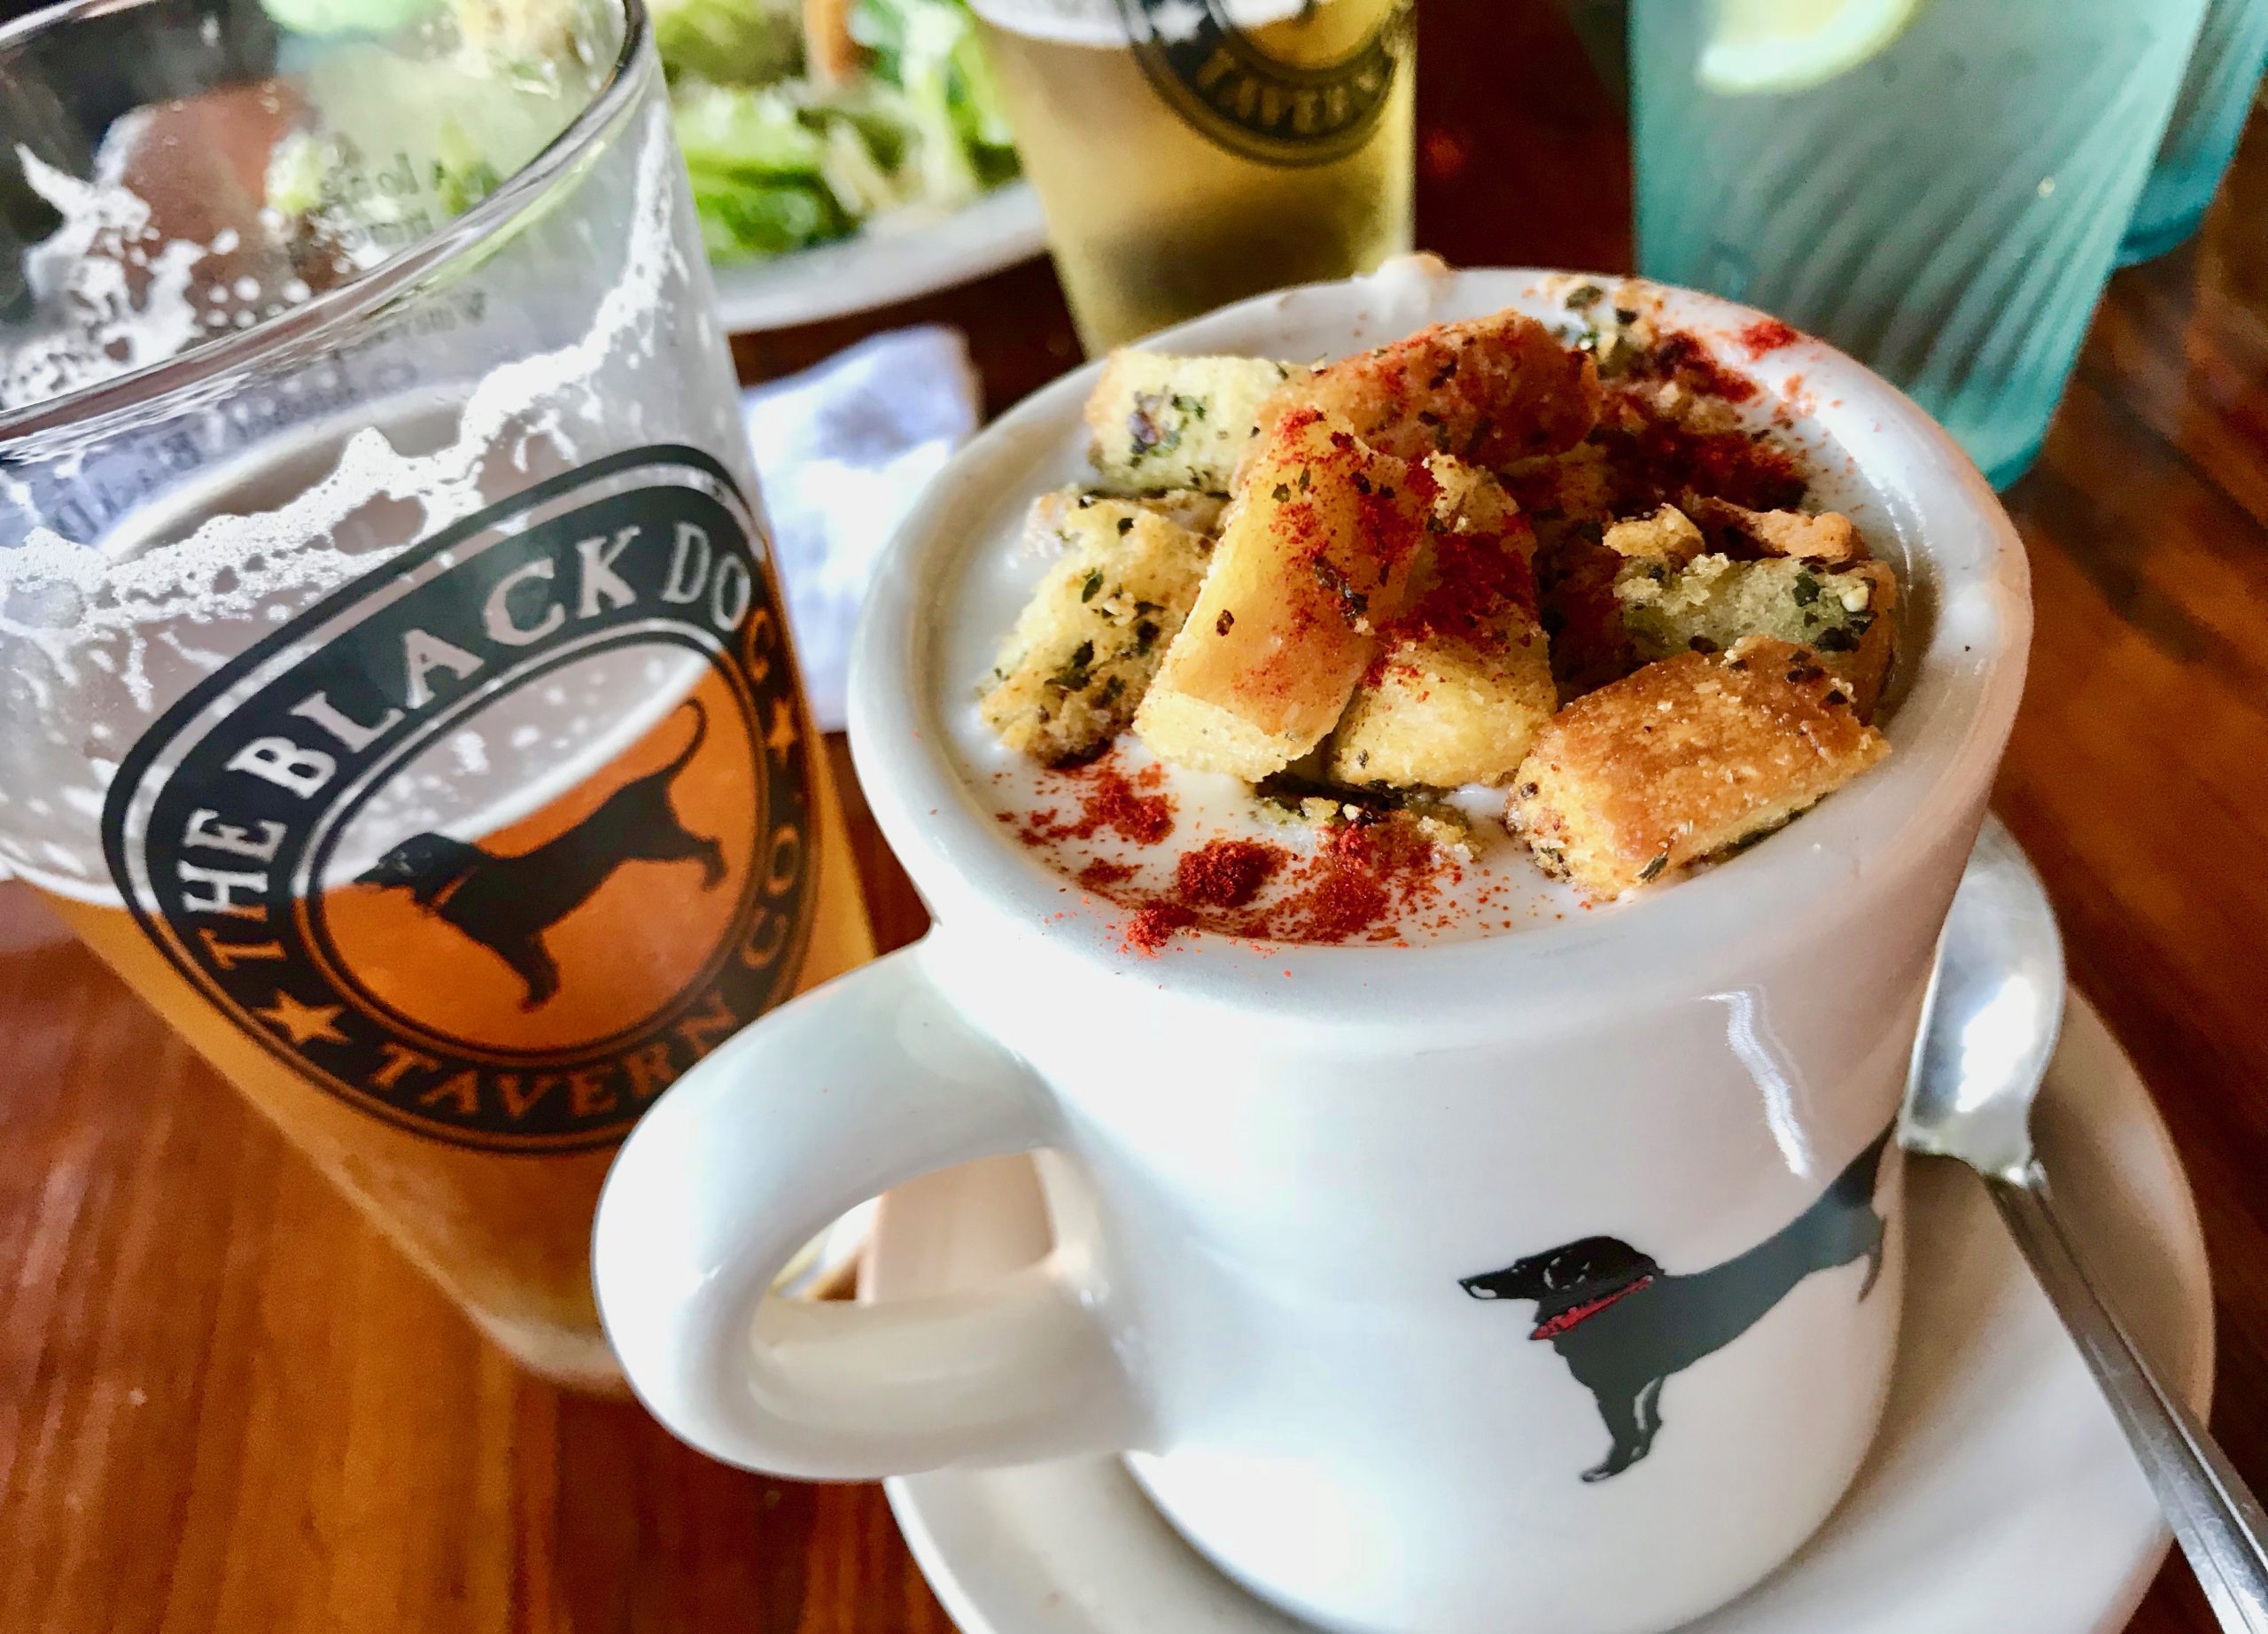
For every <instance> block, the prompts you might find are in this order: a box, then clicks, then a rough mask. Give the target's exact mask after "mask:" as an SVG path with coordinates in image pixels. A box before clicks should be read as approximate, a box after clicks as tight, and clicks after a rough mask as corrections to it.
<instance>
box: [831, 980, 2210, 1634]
mask: <svg viewBox="0 0 2268 1634" xmlns="http://www.w3.org/2000/svg"><path fill="white" fill-rule="evenodd" d="M2039 1134H2040V1144H2041V1148H2042V1153H2043V1155H2044V1156H2045V1158H2046V1160H2047V1163H2048V1164H2049V1166H2050V1169H2051V1171H2053V1172H2054V1173H2055V1174H2056V1175H2057V1184H2058V1189H2059V1191H2060V1193H2061V1194H2062V1200H2063V1202H2065V1204H2066V1206H2067V1207H2068V1208H2070V1210H2071V1212H2072V1215H2073V1217H2074V1218H2075V1220H2076V1229H2077V1231H2078V1234H2079V1235H2080V1236H2081V1237H2082V1238H2083V1239H2084V1240H2085V1242H2086V1244H2087V1246H2088V1247H2089V1248H2090V1249H2093V1250H2094V1252H2095V1254H2096V1257H2097V1259H2096V1263H2097V1264H2101V1266H2102V1267H2103V1269H2104V1272H2105V1275H2106V1276H2107V1277H2108V1279H2109V1284H2110V1287H2109V1292H2110V1294H2111V1296H2112V1298H2113V1302H2114V1303H2116V1304H2117V1307H2118V1309H2119V1310H2120V1311H2121V1313H2122V1314H2123V1315H2124V1317H2125V1318H2126V1319H2127V1320H2128V1322H2129V1323H2130V1325H2131V1326H2132V1327H2133V1328H2134V1329H2135V1331H2136V1332H2137V1333H2138V1334H2140V1338H2141V1340H2142V1342H2143V1344H2144V1348H2145V1349H2147V1350H2148V1351H2149V1352H2150V1354H2151V1358H2152V1359H2153V1360H2154V1361H2155V1362H2156V1363H2158V1364H2159V1365H2160V1366H2162V1367H2163V1368H2164V1369H2165V1370H2166V1374H2167V1377H2168V1378H2169V1379H2171V1381H2174V1382H2175V1383H2176V1384H2177V1385H2178V1386H2179V1388H2181V1389H2183V1390H2184V1391H2185V1393H2186V1396H2187V1397H2188V1399H2189V1401H2190V1402H2191V1403H2192V1404H2194V1405H2195V1406H2196V1407H2198V1408H2199V1409H2201V1410H2202V1408H2203V1407H2204V1405H2205V1403H2206V1399H2207V1397H2208V1396H2209V1394H2210V1380H2211V1377H2212V1356H2213V1314H2212V1300H2211V1295H2210V1289H2209V1288H2208V1285H2207V1280H2206V1269H2205V1248H2204V1242H2203V1240H2202V1237H2201V1236H2200V1235H2199V1233H2198V1227H2197V1213H2196V1209H2195V1206H2194V1203H2193V1202H2192V1201H2191V1199H2190V1195H2189V1188H2188V1184H2187V1182H2186V1180H2185V1179H2183V1178H2182V1173H2181V1167H2180V1163H2179V1160H2178V1159H2177V1158H2176V1157H2175V1155H2174V1152H2173V1148H2172V1145H2171V1141H2170V1140H2168V1139H2167V1136H2166V1132H2165V1126H2164V1125H2163V1124H2162V1123H2160V1122H2159V1121H2158V1117H2157V1112H2156V1109H2155V1108H2154V1107H2152V1106H2151V1104H2150V1099H2149V1094H2148V1091H2146V1090H2145V1089H2144V1088H2143V1087H2142V1085H2141V1083H2140V1080H2139V1079H2138V1078H2135V1076H2134V1072H2133V1069H2132V1067H2131V1066H2130V1065H2129V1064H2128V1063H2127V1062H2126V1058H2125V1056H2124V1054H2122V1053H2121V1052H2120V1050H2119V1048H2118V1046H2117V1043H2116V1042H2115V1041H2114V1040H2113V1039H2111V1037H2110V1035H2109V1032H2108V1031H2106V1030H2105V1029H2104V1027H2103V1024H2102V1022H2101V1018H2100V1017H2098V1016H2097V1015H2096V1014H2095V1012H2094V1010H2093V1007H2091V1006H2090V1005H2088V1004H2087V1003H2086V1002H2085V1000H2082V999H2079V998H2078V996H2077V995H2074V996H2073V1000H2072V1003H2071V1006H2070V1014H2069V1016H2068V1019H2067V1021H2066V1023H2065V1025H2064V1031H2063V1041H2062V1048H2061V1049H2060V1050H2059V1051H2058V1053H2057V1054H2056V1057H2055V1064H2054V1070H2052V1071H2051V1073H2050V1074H2049V1078H2048V1089H2047V1095H2046V1097H2045V1098H2044V1099H2043V1101H2042V1103H2041V1107H2040V1111H2039ZM1909 1196H1910V1197H1911V1199H1912V1212H1911V1214H1910V1216H1909V1221H1908V1229H1909V1231H1910V1233H1911V1235H1910V1237H1909V1243H1910V1251H1911V1253H1912V1256H1913V1258H1912V1260H1911V1266H1912V1269H1911V1272H1910V1273H1909V1280H1908V1284H1907V1286H1908V1288H1909V1290H1910V1291H1909V1293H1908V1296H1907V1302H1908V1303H1907V1313H1906V1327H1905V1336H1904V1339H1903V1342H1902V1348H1901V1350H1900V1352H1899V1372H1898V1378H1897V1382H1896V1385H1895V1386H1894V1388H1893V1389H1892V1390H1891V1401H1890V1408H1889V1413H1888V1417H1887V1418H1886V1420H1884V1428H1883V1433H1882V1438H1881V1440H1880V1442H1879V1443H1876V1447H1875V1451H1874V1453H1873V1455H1872V1456H1871V1457H1870V1458H1869V1459H1868V1462H1867V1465H1866V1467H1865V1468H1864V1469H1863V1470H1861V1471H1860V1474H1859V1478H1858V1482H1857V1483H1856V1485H1854V1486H1853V1487H1852V1490H1851V1493H1850V1495H1849V1496H1848V1497H1847V1498H1845V1499H1844V1502H1843V1505H1842V1506H1841V1507H1840V1508H1838V1509H1837V1511H1836V1512H1835V1513H1834V1515H1833V1516H1832V1517H1830V1518H1829V1521H1828V1522H1827V1525H1826V1526H1825V1527H1824V1528H1822V1529H1821V1531H1820V1533H1819V1535H1818V1536H1817V1537H1814V1539H1813V1540H1812V1541H1811V1543H1810V1544H1809V1545H1806V1547H1805V1549H1804V1550H1803V1552H1801V1553H1799V1554H1798V1556H1797V1557H1796V1558H1795V1560H1792V1561H1790V1563H1789V1564H1788V1565H1787V1566H1786V1567H1785V1568H1783V1569H1782V1570H1781V1571H1780V1572H1779V1573H1778V1574H1777V1575H1775V1576H1773V1577H1771V1578H1770V1579H1768V1580H1767V1581H1766V1582H1765V1583H1764V1584H1763V1585H1762V1586H1761V1587H1759V1588H1758V1589H1757V1590H1755V1591H1753V1592H1751V1593H1750V1594H1748V1595H1747V1596H1745V1597H1744V1598H1743V1599H1740V1600H1737V1601H1736V1602H1735V1603H1734V1604H1733V1605H1731V1606H1729V1607H1726V1608H1725V1609H1724V1610H1722V1611H1720V1612H1718V1613H1717V1614H1715V1615H1713V1616H1711V1617H1707V1618H1705V1619H1704V1620H1703V1621H1701V1622H1697V1623H1695V1624H1693V1625H1692V1630H1691V1634H1819V1631H1820V1630H1828V1629H1831V1630H1835V1631H1836V1634H1917V1631H1921V1630H1926V1631H1927V1634H2009V1630H2022V1631H2023V1634H2108V1631H2109V1630H2115V1629H2117V1628H2119V1627H2121V1626H2123V1625H2124V1623H2125V1622H2126V1620H2127V1619H2128V1618H2129V1617H2130V1616H2131V1615H2132V1613H2133V1609H2134V1606H2135V1603H2136V1602H2137V1601H2138V1600H2140V1598H2141V1595H2142V1591H2144V1589H2146V1588H2147V1587H2148V1583H2149V1581H2150V1578H2151V1576H2152V1575H2153V1574H2154V1573H2155V1570H2156V1568H2157V1565H2158V1562H2159V1561H2160V1560H2161V1559H2163V1556H2164V1553H2165V1549H2166V1533H2165V1529H2164V1528H2163V1525H2161V1523H2160V1521H2159V1520H2158V1514H2157V1510H2156V1508H2155V1505H2154V1504H2153V1503H2152V1501H2151V1498H2150V1493H2149V1489H2148V1486H2147V1485H2145V1484H2144V1482H2143V1480H2142V1477H2141V1474H2140V1472H2139V1471H2138V1470H2137V1469H2136V1468H2135V1467H2134V1464H2133V1461H2132V1459H2131V1457H2130V1456H2129V1455H2128V1453H2127V1451H2126V1447H2125V1443H2124V1441H2122V1440H2121V1439H2120V1436H2119V1434H2118V1430H2117V1426H2116V1425H2115V1424H2114V1423H2113V1422H2112V1420H2111V1417H2110V1411H2109V1408H2108V1407H2107V1406H2106V1405H2105V1404H2103V1401H2102V1398H2101V1397H2100V1396H2099V1395H2098V1394H2097V1393H2096V1392H2095V1389H2094V1386H2093V1381H2091V1379H2090V1378H2089V1376H2088V1374H2087V1373H2086V1371H2085V1367H2084V1366H2082V1365H2081V1364H2080V1361H2079V1358H2078V1354H2077V1352H2076V1351H2074V1350H2072V1348H2071V1346H2070V1341H2069V1340H2068V1339H2067V1338H2066V1337H2065V1336H2064V1334H2063V1330H2062V1327H2060V1326H2059V1325H2058V1323H2057V1321H2056V1319H2055V1316H2054V1312H2053V1311H2051V1310H2050V1309H2049V1307H2048V1304H2047V1300H2046V1298H2045V1297H2044V1296H2042V1295H2041V1294H2040V1292H2039V1288H2037V1287H2036V1286H2035V1285H2034V1284H2033V1283H2032V1282H2031V1279H2030V1277H2029V1275H2028V1274H2027V1273H2026V1272H2025V1269H2024V1267H2023V1262H2022V1261H2021V1260H2019V1259H2018V1258H2017V1257H2016V1249H2015V1248H2014V1247H2013V1246H2012V1245H2011V1243H2010V1242H2009V1241H2008V1234H2007V1233H2006V1232H2005V1231H2004V1230H2002V1228H2001V1226H2000V1221H1999V1219H1998V1218H1997V1217H1996V1216H1995V1215H1994V1214H1993V1212H1992V1208H1991V1205H1990V1204H1989V1203H1987V1202H1986V1201H1985V1195H1984V1192H1983V1190H1982V1188H1981V1187H1978V1186H1977V1184H1976V1182H1975V1181H1974V1180H1973V1179H1970V1178H1969V1176H1968V1175H1967V1174H1966V1173H1965V1172H1963V1171H1961V1170H1958V1169H1956V1168H1953V1167H1952V1166H1951V1165H1949V1164H1946V1163H1916V1164H1915V1171H1914V1172H1913V1174H1912V1178H1911V1181H1910V1191H1909ZM1046 1244H1047V1227H1046V1223H1045V1215H1044V1213H1043V1212H1042V1211H1041V1208H1040V1203H1039V1194H1038V1191H1037V1183H1036V1179H1035V1177H1034V1175H1033V1172H1032V1169H1031V1165H1030V1163H1029V1160H1027V1159H1024V1158H1021V1157H1018V1158H996V1159H993V1160H990V1161H989V1162H987V1163H977V1164H972V1165H970V1166H968V1167H967V1168H964V1169H957V1170H952V1171H948V1172H945V1173H943V1174H937V1175H932V1176H930V1177H928V1179H922V1180H920V1181H917V1182H916V1183H914V1184H913V1185H912V1186H907V1187H901V1188H900V1189H899V1190H897V1191H895V1192H892V1193H890V1194H889V1196H888V1197H887V1198H885V1199H884V1200H883V1203H882V1216H881V1218H880V1220H879V1222H878V1224H877V1226H876V1230H875V1235H874V1242H873V1246H872V1248H871V1249H870V1251H869V1258H868V1261H867V1264H866V1277H865V1279H864V1281H865V1286H866V1294H865V1297H867V1298H880V1299H899V1298H905V1297H909V1296H918V1295H923V1294H932V1293H936V1292H939V1291H941V1290H944V1289H945V1288H952V1287H956V1286H961V1285H965V1284H968V1283H972V1282H978V1281H982V1280H985V1279H987V1278H989V1277H991V1276H995V1275H998V1274H999V1273H1000V1272H1003V1271H1006V1270H1009V1269H1012V1268H1014V1267H1015V1266H1017V1265H1021V1264H1026V1263H1028V1262H1029V1261H1030V1260H1032V1259H1034V1258H1036V1257H1038V1255H1039V1254H1040V1253H1041V1252H1042V1251H1043V1250H1044V1249H1045V1247H1046ZM889 1499H890V1506H891V1507H892V1508H893V1509H894V1510H895V1511H896V1512H897V1521H898V1525H899V1526H900V1527H901V1528H902V1529H904V1531H905V1537H906V1541H907V1543H908V1544H909V1545H912V1547H913V1554H914V1558H915V1559H916V1560H919V1561H920V1565H921V1569H922V1571H923V1572H924V1573H925V1574H927V1575H928V1579H929V1583H930V1584H931V1586H932V1587H933V1588H935V1589H936V1591H937V1597H938V1598H939V1599H941V1600H943V1601H944V1605H945V1609H946V1610H947V1611H948V1612H950V1613H951V1615H952V1618H953V1620H954V1622H957V1623H959V1625H960V1627H961V1628H962V1629H963V1630H967V1634H1160V1631H1161V1630H1169V1631H1170V1634H1295V1631H1296V1630H1299V1629H1301V1628H1302V1627H1303V1626H1304V1625H1301V1624H1299V1623H1295V1622H1293V1621H1292V1620H1291V1619H1289V1618H1287V1617H1285V1616H1284V1615H1281V1614H1279V1613H1277V1612H1274V1611H1271V1610H1270V1609H1269V1608H1267V1607H1263V1606H1262V1605H1260V1604H1259V1603H1258V1602H1257V1601H1255V1600H1254V1599H1251V1598H1250V1597H1249V1596H1247V1595H1246V1594H1245V1593H1244V1592H1243V1591H1241V1590H1239V1589H1238V1588H1237V1587H1235V1586H1234V1585H1233V1584H1231V1583H1230V1582H1229V1581H1228V1580H1227V1579H1226V1578H1224V1577H1223V1576H1220V1575H1219V1574H1218V1573H1217V1572H1216V1571H1215V1570H1214V1569H1213V1568H1211V1567H1210V1566H1208V1565H1207V1564H1206V1563H1205V1562H1204V1561H1203V1560H1200V1559H1199V1557H1198V1556H1197V1554H1196V1553H1195V1552H1193V1551H1192V1550H1191V1549H1190V1548H1189V1547H1188V1546H1187V1545H1184V1543H1183V1542H1182V1541H1181V1540H1180V1538H1179V1537H1177V1536H1176V1535H1175V1534H1174V1533H1173V1531H1172V1530H1171V1529H1169V1528H1168V1527H1167V1525H1166V1524H1165V1522H1164V1521H1162V1520H1161V1519H1160V1518H1159V1517H1158V1515H1157V1514H1156V1513H1155V1512H1154V1511H1153V1510H1152V1509H1151V1508H1150V1507H1149V1506H1148V1504H1147V1502H1146V1500H1145V1499H1144V1498H1142V1497H1141V1496H1140V1494H1139V1493H1138V1491H1137V1490H1135V1488H1134V1485H1133V1483H1132V1482H1131V1481H1130V1480H1129V1479H1128V1478H1127V1476H1126V1474H1124V1472H1123V1470H1122V1468H1121V1467H1120V1466H1119V1465H1118V1464H1117V1463H1116V1462H1115V1460H1113V1459H1076V1460H1068V1461H1065V1462H1060V1463H1054V1464H1043V1465H1034V1466H1030V1467H1025V1468H1021V1469H997V1470H945V1471H940V1472H938V1473H936V1474H926V1475H916V1476H912V1477H908V1478H905V1479H901V1480H897V1481H893V1482H889Z"/></svg>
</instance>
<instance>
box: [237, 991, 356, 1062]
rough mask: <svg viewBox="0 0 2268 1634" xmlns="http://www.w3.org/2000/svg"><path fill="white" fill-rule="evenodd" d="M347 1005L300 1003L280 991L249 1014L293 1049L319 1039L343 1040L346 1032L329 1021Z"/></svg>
mask: <svg viewBox="0 0 2268 1634" xmlns="http://www.w3.org/2000/svg"><path fill="white" fill-rule="evenodd" d="M345 1009H346V1006H345V1005H343V1004H324V1005H313V1004H302V1003H300V1002H299V1000H297V999H294V998H293V997H292V996H291V994H290V993H287V992H282V991H280V990H279V991H278V992H276V1002H275V1003H274V1004H272V1005H270V1006H268V1008H266V1009H264V1010H254V1011H253V1012H252V1014H253V1015H257V1016H259V1017H260V1020H262V1021H264V1022H268V1023H270V1024H272V1025H273V1026H274V1027H275V1028H276V1031H278V1032H281V1033H283V1035H284V1036H285V1037H287V1038H289V1039H291V1045H292V1047H293V1048H295V1049H305V1048H307V1046H308V1045H310V1044H312V1043H314V1042H315V1040H317V1039H321V1040H322V1041H323V1042H324V1043H326V1044H344V1043H346V1034H345V1033H343V1032H341V1031H339V1030H338V1028H337V1027H335V1026H333V1025H332V1024H331V1023H334V1022H336V1021H337V1020H338V1017H339V1015H340V1013H341V1012H342V1011H344V1010H345Z"/></svg>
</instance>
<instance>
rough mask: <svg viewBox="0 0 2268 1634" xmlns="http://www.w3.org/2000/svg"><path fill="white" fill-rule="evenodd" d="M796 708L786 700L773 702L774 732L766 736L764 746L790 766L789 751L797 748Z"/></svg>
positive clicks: (774, 700) (781, 699)
mask: <svg viewBox="0 0 2268 1634" xmlns="http://www.w3.org/2000/svg"><path fill="white" fill-rule="evenodd" d="M764 746H765V748H766V749H769V750H770V751H772V752H773V754H774V755H777V756H778V757H779V759H780V764H781V765H782V766H785V765H787V764H788V751H789V750H790V749H793V748H794V747H795V746H796V706H795V705H794V704H791V703H789V702H788V700H787V699H786V698H773V700H772V730H770V731H769V732H767V733H765V735H764Z"/></svg>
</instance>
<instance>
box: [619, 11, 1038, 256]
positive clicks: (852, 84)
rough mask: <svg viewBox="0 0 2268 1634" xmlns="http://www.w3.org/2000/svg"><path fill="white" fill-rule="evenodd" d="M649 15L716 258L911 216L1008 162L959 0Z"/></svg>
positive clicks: (798, 244)
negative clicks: (652, 20) (668, 80)
mask: <svg viewBox="0 0 2268 1634" xmlns="http://www.w3.org/2000/svg"><path fill="white" fill-rule="evenodd" d="M653 19H654V39H655V43H656V46H657V47H658V48H659V50H660V52H661V57H662V65H663V66H664V69H665V70H666V71H667V73H668V74H669V79H670V96H671V103H672V108H673V111H674V113H675V116H676V123H677V136H678V144H679V146H680V147H681V148H682V149H683V150H684V152H685V162H686V168H687V171H688V172H689V173H690V175H691V176H692V179H693V197H694V202H695V206H697V207H698V209H699V211H700V216H701V231H702V237H703V241H704V243H705V245H706V246H707V248H708V252H709V256H710V259H711V261H714V262H716V263H718V264H719V265H726V264H730V263H732V262H734V261H753V260H759V259H763V258H765V257H770V256H775V255H780V254H783V253H788V252H789V251H793V250H800V249H805V248H808V247H810V246H811V245H818V244H825V243H827V242H829V241H831V240H834V239H838V238H845V237H850V236H851V235H852V234H854V233H856V232H858V231H859V230H861V229H863V228H865V227H866V226H867V225H868V224H870V223H885V224H888V225H889V226H892V227H897V226H900V225H903V226H908V227H912V226H919V225H922V224H925V223H926V222H930V221H934V220H937V219H940V218H942V217H944V216H945V215H948V214H951V213H952V212H953V211H955V210H957V209H959V208H960V207H961V206H964V205H966V204H967V203H969V202H970V201H971V200H973V199H975V198H976V197H977V196H978V195H980V194H982V193H983V192H985V191H988V190H990V189H991V188H993V187H997V186H998V185H999V184H1000V183H1004V182H1006V181H1008V180H1010V179H1011V178H1013V177H1014V175H1016V155H1015V150H1014V147H1013V146H1012V145H1011V144H1010V140H1009V135H1008V125H1007V119H1006V114H1005V113H1004V112H1003V110H1002V108H1001V105H1000V97H999V93H998V89H997V88H996V86H995V85H994V82H993V80H992V76H991V72H990V68H989V66H987V65H986V63H985V60H984V58H983V52H982V51H981V49H980V45H979V42H978V40H977V36H976V27H975V19H974V18H973V17H971V15H970V14H969V12H968V11H967V7H966V6H965V5H964V4H962V0H654V4H653Z"/></svg>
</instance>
